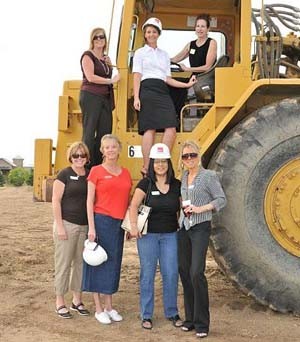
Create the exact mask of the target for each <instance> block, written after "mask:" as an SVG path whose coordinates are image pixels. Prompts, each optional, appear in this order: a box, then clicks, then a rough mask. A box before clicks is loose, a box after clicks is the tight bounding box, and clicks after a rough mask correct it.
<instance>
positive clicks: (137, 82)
mask: <svg viewBox="0 0 300 342" xmlns="http://www.w3.org/2000/svg"><path fill="white" fill-rule="evenodd" d="M141 78H142V74H141V73H139V72H134V73H133V96H134V102H133V105H134V108H135V109H136V110H138V111H140V110H141V101H140V87H141Z"/></svg>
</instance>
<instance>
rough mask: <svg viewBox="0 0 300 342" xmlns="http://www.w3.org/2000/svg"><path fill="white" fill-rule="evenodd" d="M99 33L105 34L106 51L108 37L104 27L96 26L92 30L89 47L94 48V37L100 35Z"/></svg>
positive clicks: (104, 49) (104, 50)
mask: <svg viewBox="0 0 300 342" xmlns="http://www.w3.org/2000/svg"><path fill="white" fill-rule="evenodd" d="M99 34H104V36H105V45H104V48H103V52H104V53H106V47H107V38H106V33H105V30H104V28H102V27H96V28H94V29H93V30H92V32H91V35H90V46H89V49H90V50H93V48H94V38H95V36H98V35H99Z"/></svg>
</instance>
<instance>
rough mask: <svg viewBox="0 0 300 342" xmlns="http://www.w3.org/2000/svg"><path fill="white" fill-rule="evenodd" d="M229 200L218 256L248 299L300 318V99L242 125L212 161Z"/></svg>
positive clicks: (214, 241)
mask: <svg viewBox="0 0 300 342" xmlns="http://www.w3.org/2000/svg"><path fill="white" fill-rule="evenodd" d="M209 168H212V169H215V170H216V171H217V172H218V174H219V176H220V179H221V182H222V185H223V188H224V191H225V193H226V196H227V200H228V203H227V206H226V207H225V208H224V209H223V210H222V211H221V212H220V213H219V214H218V215H216V216H215V218H214V220H213V232H212V237H211V249H212V253H213V255H214V256H215V259H216V261H217V263H218V264H219V266H220V267H221V269H222V270H223V271H224V272H225V273H226V274H227V275H228V276H229V277H230V279H231V280H233V282H234V283H236V284H237V285H238V286H239V287H240V288H241V289H242V290H243V291H244V292H245V293H246V294H248V295H251V296H253V297H254V298H255V299H256V300H257V301H258V302H260V303H262V304H264V305H268V306H269V307H270V308H272V309H274V310H276V311H280V312H293V313H298V314H299V313H300V299H299V298H300V296H299V293H300V292H299V291H300V258H299V257H300V99H299V98H297V99H295V98H293V99H285V100H282V101H280V102H278V103H275V104H272V105H268V106H265V107H263V108H261V109H259V110H257V111H255V112H254V113H253V114H251V115H250V117H247V118H246V119H245V120H244V121H243V122H241V123H240V124H238V125H237V126H236V127H235V128H234V129H233V130H232V131H231V132H230V133H229V134H228V135H227V137H226V138H225V139H224V140H223V142H222V143H221V144H220V146H219V147H218V149H217V150H216V151H215V154H214V156H213V158H212V159H211V161H210V165H209Z"/></svg>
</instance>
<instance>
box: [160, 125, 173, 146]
mask: <svg viewBox="0 0 300 342" xmlns="http://www.w3.org/2000/svg"><path fill="white" fill-rule="evenodd" d="M175 139H176V128H175V127H169V128H166V129H165V131H164V135H163V137H162V143H163V144H166V145H167V146H168V147H169V150H170V152H171V151H172V148H173V145H174V142H175Z"/></svg>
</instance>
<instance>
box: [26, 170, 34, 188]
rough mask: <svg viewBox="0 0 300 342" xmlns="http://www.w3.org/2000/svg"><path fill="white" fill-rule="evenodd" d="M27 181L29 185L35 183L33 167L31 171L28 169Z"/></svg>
mask: <svg viewBox="0 0 300 342" xmlns="http://www.w3.org/2000/svg"><path fill="white" fill-rule="evenodd" d="M25 182H26V184H27V185H31V186H32V185H33V169H30V171H28V176H27V178H26V179H25Z"/></svg>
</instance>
